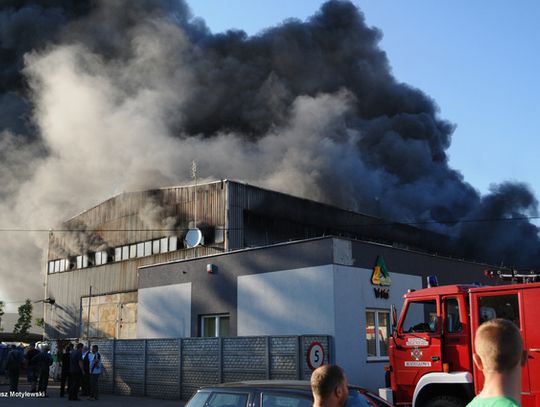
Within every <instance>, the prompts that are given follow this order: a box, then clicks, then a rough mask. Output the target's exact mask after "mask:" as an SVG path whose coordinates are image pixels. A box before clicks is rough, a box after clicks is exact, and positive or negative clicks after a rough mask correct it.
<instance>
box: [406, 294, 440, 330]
mask: <svg viewBox="0 0 540 407" xmlns="http://www.w3.org/2000/svg"><path fill="white" fill-rule="evenodd" d="M406 312H407V313H406V315H405V319H404V320H403V325H402V331H403V332H405V333H409V332H436V331H437V329H438V318H437V303H436V302H435V300H427V301H415V302H410V303H409V305H408V307H407V311H406Z"/></svg>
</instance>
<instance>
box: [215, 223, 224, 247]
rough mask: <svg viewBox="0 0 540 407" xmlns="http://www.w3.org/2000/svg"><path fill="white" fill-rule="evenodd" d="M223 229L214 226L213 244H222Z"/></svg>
mask: <svg viewBox="0 0 540 407" xmlns="http://www.w3.org/2000/svg"><path fill="white" fill-rule="evenodd" d="M224 231H225V228H224V227H223V226H216V230H215V231H214V243H223V242H224V241H225V233H224Z"/></svg>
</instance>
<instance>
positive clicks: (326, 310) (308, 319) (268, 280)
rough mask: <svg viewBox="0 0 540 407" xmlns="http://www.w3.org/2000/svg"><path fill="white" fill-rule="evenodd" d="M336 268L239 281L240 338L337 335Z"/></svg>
mask: <svg viewBox="0 0 540 407" xmlns="http://www.w3.org/2000/svg"><path fill="white" fill-rule="evenodd" d="M334 306H335V300H334V282H333V266H332V265H326V266H319V267H308V268H302V269H297V270H284V271H276V272H273V273H265V274H258V275H250V276H240V277H238V335H243V336H248V335H304V334H318V335H334Z"/></svg>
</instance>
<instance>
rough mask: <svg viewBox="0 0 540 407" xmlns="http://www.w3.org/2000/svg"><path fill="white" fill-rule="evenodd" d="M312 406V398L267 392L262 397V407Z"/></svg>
mask: <svg viewBox="0 0 540 407" xmlns="http://www.w3.org/2000/svg"><path fill="white" fill-rule="evenodd" d="M312 405H313V400H312V399H311V397H309V398H308V397H302V396H297V395H294V394H276V393H266V392H265V393H263V395H262V407H311V406H312Z"/></svg>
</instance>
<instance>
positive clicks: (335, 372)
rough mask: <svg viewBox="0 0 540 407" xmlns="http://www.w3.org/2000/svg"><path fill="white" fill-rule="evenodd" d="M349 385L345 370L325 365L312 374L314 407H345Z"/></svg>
mask: <svg viewBox="0 0 540 407" xmlns="http://www.w3.org/2000/svg"><path fill="white" fill-rule="evenodd" d="M348 386H349V383H348V381H347V376H346V375H345V372H344V371H343V369H342V368H341V367H339V366H337V365H323V366H321V367H318V368H317V369H315V370H314V371H313V373H312V374H311V391H312V393H313V407H344V406H345V404H347V399H348V397H349V387H348Z"/></svg>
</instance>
